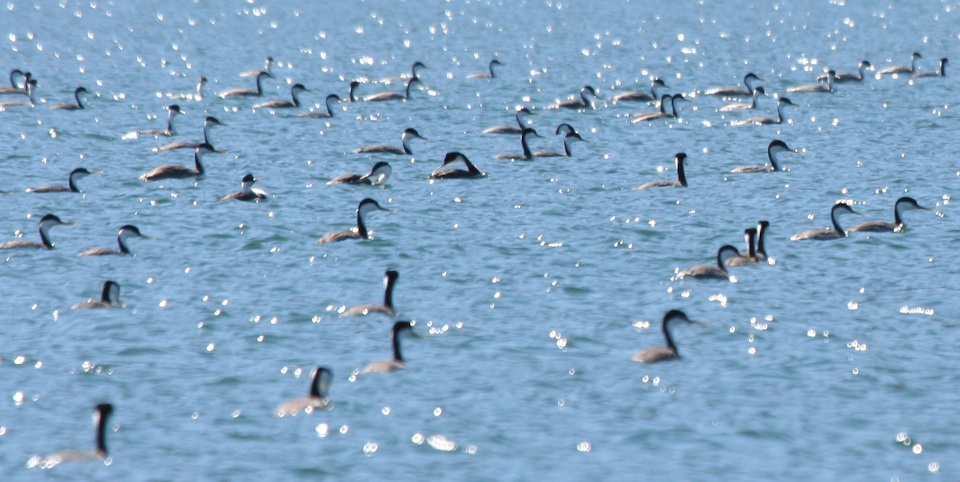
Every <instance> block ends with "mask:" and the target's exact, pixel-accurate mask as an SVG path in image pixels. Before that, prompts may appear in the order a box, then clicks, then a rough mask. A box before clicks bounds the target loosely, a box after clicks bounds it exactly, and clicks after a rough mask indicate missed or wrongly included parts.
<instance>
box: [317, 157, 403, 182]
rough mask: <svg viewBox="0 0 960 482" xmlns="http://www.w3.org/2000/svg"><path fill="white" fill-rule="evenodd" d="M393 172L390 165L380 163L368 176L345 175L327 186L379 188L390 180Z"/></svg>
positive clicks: (375, 165) (336, 178) (374, 166)
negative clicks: (350, 185)
mask: <svg viewBox="0 0 960 482" xmlns="http://www.w3.org/2000/svg"><path fill="white" fill-rule="evenodd" d="M392 172H393V168H391V167H390V163H388V162H384V161H380V162H378V163H376V164H374V165H373V169H370V173H368V174H363V175H360V174H344V175H342V176H337V177H335V178H334V179H332V180H331V181H330V182H328V183H327V185H331V184H367V185H370V186H377V185H380V184H383V183H385V182H387V179H388V178H390V173H392Z"/></svg>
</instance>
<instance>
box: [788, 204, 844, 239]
mask: <svg viewBox="0 0 960 482" xmlns="http://www.w3.org/2000/svg"><path fill="white" fill-rule="evenodd" d="M847 213H849V214H860V213H858V212H856V211H854V210H853V208H851V207H850V206H849V205H848V204H847V203H844V202H838V203H836V204H834V205H833V207H832V208H830V222H831V223H833V229H831V228H826V229H808V230H806V231H801V232H799V233H797V234H794V235H793V236H790V240H791V241H802V240H805V239H813V240H827V239H838V238H843V237H846V236H847V233H846V232H845V231H844V230H843V228H841V227H840V223H839V222H838V221H837V216H839V215H841V214H847Z"/></svg>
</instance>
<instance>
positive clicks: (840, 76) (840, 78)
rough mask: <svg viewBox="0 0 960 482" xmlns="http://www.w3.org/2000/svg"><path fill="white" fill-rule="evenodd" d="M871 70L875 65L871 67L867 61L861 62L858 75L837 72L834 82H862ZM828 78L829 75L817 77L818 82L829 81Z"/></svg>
mask: <svg viewBox="0 0 960 482" xmlns="http://www.w3.org/2000/svg"><path fill="white" fill-rule="evenodd" d="M871 68H873V65H870V62H867V61H866V60H861V61H860V65H859V66H857V72H856V73H853V72H835V73H834V76H833V81H834V82H835V83H842V82H862V81H863V79H864V78H865V77H864V75H863V73H864V71H866V70H867V69H871ZM828 77H830V75H829V74H823V75H820V76H819V77H817V82H823V81H824V80H827V78H828Z"/></svg>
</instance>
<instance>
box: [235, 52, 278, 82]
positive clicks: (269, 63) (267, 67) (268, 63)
mask: <svg viewBox="0 0 960 482" xmlns="http://www.w3.org/2000/svg"><path fill="white" fill-rule="evenodd" d="M272 68H273V57H269V56H268V57H267V58H266V60H264V62H263V70H248V71H246V72H243V73H241V74H240V77H256V76H258V75H260V72H266V73H268V74H270V77H273V71H272V70H271V69H272Z"/></svg>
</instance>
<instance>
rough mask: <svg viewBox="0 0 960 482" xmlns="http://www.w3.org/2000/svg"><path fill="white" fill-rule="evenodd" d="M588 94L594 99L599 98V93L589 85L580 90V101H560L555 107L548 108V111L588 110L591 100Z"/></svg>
mask: <svg viewBox="0 0 960 482" xmlns="http://www.w3.org/2000/svg"><path fill="white" fill-rule="evenodd" d="M587 94H590V95H592V96H593V97H599V95H597V91H596V90H594V88H593V87H591V86H589V85H585V86H583V88H582V89H580V100H558V101H557V102H556V103H554V104H553V105H550V106H547V108H548V109H586V108H587V107H590V106H591V105H590V100H589V99H587Z"/></svg>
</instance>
